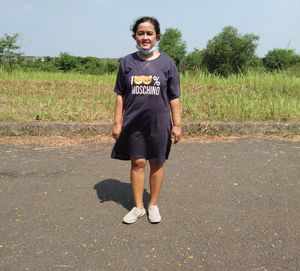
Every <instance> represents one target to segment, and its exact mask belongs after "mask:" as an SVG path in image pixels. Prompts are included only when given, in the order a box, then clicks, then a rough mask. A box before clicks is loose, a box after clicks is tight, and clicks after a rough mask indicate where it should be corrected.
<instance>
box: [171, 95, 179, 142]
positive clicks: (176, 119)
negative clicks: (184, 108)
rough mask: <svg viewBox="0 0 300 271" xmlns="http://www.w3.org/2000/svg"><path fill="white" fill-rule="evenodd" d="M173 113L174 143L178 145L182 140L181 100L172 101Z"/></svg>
mask: <svg viewBox="0 0 300 271" xmlns="http://www.w3.org/2000/svg"><path fill="white" fill-rule="evenodd" d="M170 107H171V113H172V121H173V128H172V136H173V138H174V143H175V144H176V143H178V142H179V140H180V139H181V136H182V135H181V116H180V102H179V98H176V99H173V100H171V101H170Z"/></svg>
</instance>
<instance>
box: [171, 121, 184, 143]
mask: <svg viewBox="0 0 300 271" xmlns="http://www.w3.org/2000/svg"><path fill="white" fill-rule="evenodd" d="M181 137H182V135H181V126H180V125H174V126H173V128H172V138H173V140H174V143H175V144H177V143H178V142H179V141H180V140H181Z"/></svg>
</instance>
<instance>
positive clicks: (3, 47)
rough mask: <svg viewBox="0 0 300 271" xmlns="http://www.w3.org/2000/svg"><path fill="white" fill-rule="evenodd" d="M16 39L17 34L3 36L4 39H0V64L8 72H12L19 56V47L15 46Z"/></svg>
mask: <svg viewBox="0 0 300 271" xmlns="http://www.w3.org/2000/svg"><path fill="white" fill-rule="evenodd" d="M18 37H19V34H13V35H7V34H4V37H3V38H0V64H1V66H2V67H4V69H6V70H8V71H12V70H13V66H14V64H15V63H16V59H17V58H18V57H19V56H20V55H21V53H20V52H19V49H20V48H21V46H20V45H18V44H17V42H18Z"/></svg>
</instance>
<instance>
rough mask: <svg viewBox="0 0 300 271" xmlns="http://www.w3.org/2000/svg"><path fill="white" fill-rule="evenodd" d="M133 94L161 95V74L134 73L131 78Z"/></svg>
mask: <svg viewBox="0 0 300 271" xmlns="http://www.w3.org/2000/svg"><path fill="white" fill-rule="evenodd" d="M130 83H131V94H134V95H159V93H160V81H159V76H152V75H134V76H131V78H130Z"/></svg>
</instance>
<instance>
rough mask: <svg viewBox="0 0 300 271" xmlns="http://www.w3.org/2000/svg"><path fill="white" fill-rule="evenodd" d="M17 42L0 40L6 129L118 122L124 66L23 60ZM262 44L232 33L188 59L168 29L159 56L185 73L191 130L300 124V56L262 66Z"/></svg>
mask: <svg viewBox="0 0 300 271" xmlns="http://www.w3.org/2000/svg"><path fill="white" fill-rule="evenodd" d="M17 39H18V35H17V34H15V35H12V36H9V35H5V36H4V37H3V38H0V121H34V120H39V121H78V122H93V121H105V122H106V121H108V122H111V121H112V117H113V108H114V95H115V94H114V93H113V91H112V90H113V88H114V82H115V78H116V73H117V69H118V63H119V60H118V59H99V58H96V57H76V56H72V55H70V54H69V53H67V52H63V53H61V54H60V55H59V56H58V57H24V56H22V54H21V53H20V46H18V44H17ZM258 40H259V37H258V36H256V35H253V34H244V35H241V34H239V33H238V31H237V29H235V28H234V27H225V28H224V29H223V30H222V31H221V33H220V34H219V35H217V36H216V37H214V38H213V39H212V40H210V41H208V43H207V46H206V48H204V49H197V48H195V49H194V50H193V51H192V52H190V53H187V51H186V42H184V41H183V40H182V35H181V32H180V31H179V30H178V29H172V28H169V29H166V31H165V33H164V34H163V35H162V37H161V41H160V50H161V51H163V52H165V53H166V54H168V55H170V56H171V57H173V59H174V60H175V61H176V64H177V67H178V69H179V71H180V76H181V83H182V97H181V103H182V116H183V121H184V122H201V121H300V56H299V55H297V54H296V52H295V51H294V50H290V49H273V50H270V51H269V52H268V53H267V54H266V55H265V56H264V57H262V58H259V57H257V56H256V55H255V50H256V47H257V42H258Z"/></svg>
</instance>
